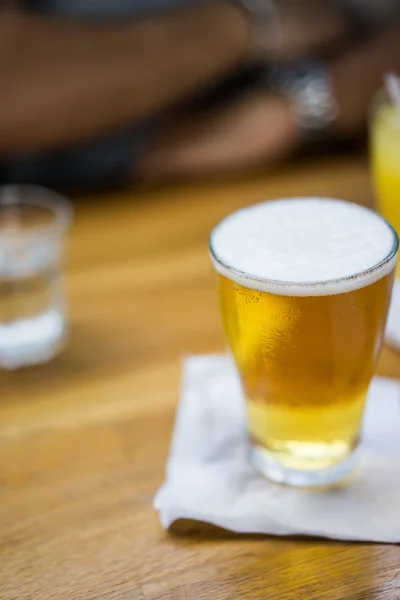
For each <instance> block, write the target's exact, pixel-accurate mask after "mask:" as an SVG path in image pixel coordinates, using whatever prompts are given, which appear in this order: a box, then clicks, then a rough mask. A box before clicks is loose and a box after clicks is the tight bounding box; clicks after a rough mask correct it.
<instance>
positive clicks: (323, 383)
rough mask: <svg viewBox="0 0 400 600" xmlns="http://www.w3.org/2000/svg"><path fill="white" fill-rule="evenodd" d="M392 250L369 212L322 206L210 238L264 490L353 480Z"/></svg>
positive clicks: (250, 218)
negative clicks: (273, 483)
mask: <svg viewBox="0 0 400 600" xmlns="http://www.w3.org/2000/svg"><path fill="white" fill-rule="evenodd" d="M324 227H325V228H326V231H324V230H323V228H324ZM298 228H300V229H302V230H301V231H298ZM241 231H242V233H240V232H241ZM230 243H231V244H232V245H233V247H232V248H231V249H230V248H229V244H230ZM397 244H398V242H397V236H396V233H395V232H394V231H393V229H392V228H391V227H390V226H389V225H388V224H387V223H386V222H385V221H383V219H381V218H380V217H379V216H378V215H376V214H375V213H373V212H372V211H369V210H367V209H365V208H362V207H358V206H356V205H353V204H348V203H344V202H342V201H334V200H329V199H320V200H318V199H297V200H281V201H274V202H271V203H264V204H260V205H256V206H255V207H250V208H249V209H244V210H243V211H239V212H237V213H235V214H234V215H232V216H231V217H228V218H227V219H226V220H225V221H223V222H222V224H220V226H217V228H216V229H215V230H214V232H213V234H212V236H211V254H212V259H213V262H214V265H215V267H216V269H217V271H218V288H219V296H220V304H221V312H222V318H223V324H224V329H225V332H226V335H227V338H228V342H229V345H230V348H231V350H232V354H233V357H234V359H235V362H236V365H237V368H238V370H239V373H240V376H241V381H242V385H243V390H244V395H245V398H246V405H247V413H248V422H249V435H250V439H251V443H252V448H253V450H252V460H253V462H254V464H255V465H256V466H257V467H258V468H259V469H260V470H261V471H262V472H263V473H264V474H266V475H267V476H269V477H271V478H272V479H275V480H278V481H284V482H287V483H291V484H295V485H296V484H298V485H314V484H317V485H318V484H325V483H330V482H332V481H335V480H337V479H340V478H342V477H343V476H344V475H345V474H347V472H348V471H349V470H350V469H351V468H352V466H353V462H354V460H353V459H354V456H355V455H354V451H355V449H356V447H357V445H358V442H359V436H360V428H361V421H362V416H363V411H364V406H365V400H366V395H367V391H368V387H369V383H370V381H371V378H372V375H373V372H374V368H375V365H376V362H377V359H378V355H379V352H380V349H381V345H382V339H383V333H384V328H385V322H386V316H387V312H388V308H389V304H390V297H391V290H392V284H393V276H394V269H395V262H396V252H397ZM274 245H275V247H274ZM367 246H368V248H367ZM264 258H265V261H264ZM352 263H353V264H352ZM235 265H237V266H235ZM279 272H281V273H282V275H281V279H280V280H279V279H278V278H277V275H278V273H279ZM324 273H326V275H324ZM340 273H343V275H342V276H340V277H339V275H340ZM269 274H270V275H269ZM332 274H333V277H332Z"/></svg>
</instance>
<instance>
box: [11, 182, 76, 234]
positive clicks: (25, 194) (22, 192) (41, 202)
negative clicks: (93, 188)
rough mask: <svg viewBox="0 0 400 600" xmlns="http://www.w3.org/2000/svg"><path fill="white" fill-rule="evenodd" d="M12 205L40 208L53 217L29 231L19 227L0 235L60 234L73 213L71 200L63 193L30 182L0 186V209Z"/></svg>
mask: <svg viewBox="0 0 400 600" xmlns="http://www.w3.org/2000/svg"><path fill="white" fill-rule="evenodd" d="M30 194H31V195H30ZM13 207H15V208H22V207H32V208H37V209H42V210H44V211H47V212H48V213H51V214H52V215H53V219H52V220H51V222H50V223H47V224H44V225H42V226H40V227H38V228H37V229H35V230H32V231H29V229H27V230H23V231H22V230H21V229H16V230H14V231H7V232H3V231H2V232H1V236H2V237H8V238H13V237H16V236H21V235H22V236H24V237H27V238H37V237H41V236H43V235H45V236H51V235H55V234H59V235H62V234H64V233H65V232H66V231H67V230H68V228H69V226H70V224H71V222H72V218H73V213H74V210H73V207H72V204H71V202H70V201H69V200H68V198H66V197H65V196H64V195H63V194H60V193H58V192H55V191H54V190H51V189H49V188H47V187H44V186H40V185H34V184H30V183H21V184H19V183H16V184H7V185H1V186H0V211H1V210H2V209H5V208H13Z"/></svg>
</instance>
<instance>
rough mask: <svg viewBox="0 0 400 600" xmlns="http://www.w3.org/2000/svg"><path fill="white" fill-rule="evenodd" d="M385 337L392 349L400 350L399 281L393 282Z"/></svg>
mask: <svg viewBox="0 0 400 600" xmlns="http://www.w3.org/2000/svg"><path fill="white" fill-rule="evenodd" d="M385 337H386V341H387V342H388V343H389V344H390V345H391V346H393V348H396V349H397V350H400V281H395V283H394V286H393V294H392V303H391V305H390V311H389V317H388V322H387V325H386V335H385Z"/></svg>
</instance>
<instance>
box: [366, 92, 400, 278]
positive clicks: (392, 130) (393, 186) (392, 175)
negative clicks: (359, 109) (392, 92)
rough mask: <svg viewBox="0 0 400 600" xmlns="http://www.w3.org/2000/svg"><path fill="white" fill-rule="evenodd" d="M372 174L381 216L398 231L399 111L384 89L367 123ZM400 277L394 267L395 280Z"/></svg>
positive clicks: (399, 212)
mask: <svg viewBox="0 0 400 600" xmlns="http://www.w3.org/2000/svg"><path fill="white" fill-rule="evenodd" d="M370 146H371V159H372V174H373V180H374V187H375V191H376V196H377V200H378V208H379V211H380V212H381V213H382V215H383V216H384V217H385V218H386V219H387V220H388V221H390V223H392V225H393V226H394V228H395V229H396V231H397V232H399V231H400V109H399V107H398V106H395V105H394V104H393V103H392V102H390V100H389V98H388V95H387V93H386V91H385V90H384V89H382V90H380V91H379V92H378V94H377V96H376V99H375V103H374V106H373V110H372V116H371V123H370ZM399 276H400V271H399V265H397V272H396V278H397V279H398V278H399Z"/></svg>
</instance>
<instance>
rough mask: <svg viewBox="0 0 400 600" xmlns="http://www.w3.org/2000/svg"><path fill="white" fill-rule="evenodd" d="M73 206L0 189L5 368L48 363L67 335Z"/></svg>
mask: <svg viewBox="0 0 400 600" xmlns="http://www.w3.org/2000/svg"><path fill="white" fill-rule="evenodd" d="M71 219H72V207H71V205H70V203H69V202H68V201H67V200H66V199H65V198H63V197H62V196H59V195H58V194H56V193H54V192H51V191H50V190H47V189H44V188H40V187H36V186H31V185H21V186H20V185H10V186H4V187H0V368H3V369H17V368H19V367H23V366H28V365H34V364H38V363H43V362H46V361H48V360H50V359H51V358H53V356H55V355H56V354H57V353H58V352H59V351H60V349H61V348H62V347H63V345H64V343H65V340H66V335H67V311H66V298H65V291H64V285H63V275H64V274H63V265H62V258H63V251H64V245H65V235H66V232H67V230H68V228H69V225H70V223H71Z"/></svg>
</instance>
